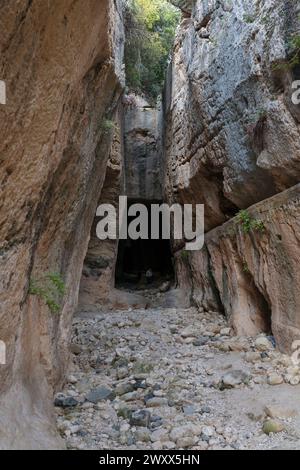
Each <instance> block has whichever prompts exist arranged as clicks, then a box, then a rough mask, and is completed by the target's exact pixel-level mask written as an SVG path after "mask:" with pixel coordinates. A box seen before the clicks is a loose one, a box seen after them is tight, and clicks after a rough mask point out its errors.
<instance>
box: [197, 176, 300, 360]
mask: <svg viewBox="0 0 300 470" xmlns="http://www.w3.org/2000/svg"><path fill="white" fill-rule="evenodd" d="M299 215H300V184H298V185H296V186H294V187H292V188H290V189H288V190H286V191H284V192H282V193H280V194H278V195H276V196H273V197H272V198H270V199H267V200H265V201H262V202H260V203H258V204H256V205H255V206H253V207H251V208H250V209H249V216H250V218H251V220H252V221H253V222H255V221H259V222H260V223H259V225H258V227H257V228H255V224H253V223H252V225H253V228H251V229H250V230H249V231H248V229H247V228H246V225H245V224H244V223H243V222H241V220H240V218H239V217H235V218H234V219H232V220H230V221H229V222H227V223H226V224H224V225H222V226H220V227H218V228H216V229H214V230H212V231H211V232H209V233H208V234H207V235H206V248H205V249H204V250H202V251H199V252H195V253H193V254H191V255H190V264H191V269H192V270H193V271H194V276H193V280H194V290H193V298H194V301H195V302H196V303H197V304H198V305H201V306H204V307H205V308H206V309H210V308H211V307H212V308H218V305H219V302H220V301H221V304H222V305H223V307H224V310H225V313H226V314H227V316H228V317H229V318H230V320H231V322H232V325H233V326H234V327H235V329H236V331H237V333H238V334H240V335H245V334H246V335H256V334H258V333H259V332H261V331H265V332H270V331H272V332H273V334H274V336H275V339H276V340H277V344H278V346H279V347H280V349H282V350H284V351H290V350H291V346H292V343H293V341H294V340H296V339H299V338H300V315H299V311H300V310H299V309H300V305H299V303H300V298H299V286H300V275H299V269H298V264H299V256H300V243H299V241H300V231H299V228H300V217H299ZM256 225H257V224H256ZM208 273H210V275H211V277H208ZM213 286H214V289H213Z"/></svg>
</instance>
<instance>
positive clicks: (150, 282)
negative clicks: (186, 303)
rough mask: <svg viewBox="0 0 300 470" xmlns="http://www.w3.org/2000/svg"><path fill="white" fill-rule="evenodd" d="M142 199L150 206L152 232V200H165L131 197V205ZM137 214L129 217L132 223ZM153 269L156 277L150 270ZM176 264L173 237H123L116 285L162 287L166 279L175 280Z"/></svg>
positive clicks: (120, 242)
mask: <svg viewBox="0 0 300 470" xmlns="http://www.w3.org/2000/svg"><path fill="white" fill-rule="evenodd" d="M135 203H142V204H144V205H145V206H146V207H147V209H148V215H149V218H148V220H149V222H148V223H149V233H151V216H150V214H151V210H150V206H151V204H161V203H162V201H150V202H149V201H147V202H145V201H128V207H130V206H131V205H132V204H135ZM132 219H133V218H130V217H128V223H130V221H131V220H132ZM147 271H148V276H149V271H150V272H152V277H150V278H149V277H147V275H146V273H147ZM173 279H174V268H173V259H172V253H171V247H170V240H163V239H162V238H160V239H159V240H151V238H150V237H149V239H148V240H142V239H138V240H131V239H127V240H120V241H119V248H118V258H117V265H116V276H115V281H116V282H115V284H116V287H128V288H131V289H144V288H148V287H158V286H160V285H161V284H162V283H163V282H165V281H171V282H172V281H173Z"/></svg>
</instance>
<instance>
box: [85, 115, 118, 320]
mask: <svg viewBox="0 0 300 470" xmlns="http://www.w3.org/2000/svg"><path fill="white" fill-rule="evenodd" d="M123 157H124V155H123V113H122V108H120V109H119V112H118V115H117V120H116V124H115V130H114V138H113V142H112V146H111V150H110V155H109V160H108V163H107V168H106V174H105V181H104V185H103V188H102V191H101V196H100V199H99V203H98V205H100V204H111V205H113V206H114V208H115V210H116V214H117V215H118V213H119V212H118V207H119V195H120V194H121V193H123V192H124V173H123V170H124V159H123ZM99 220H100V218H99V217H95V219H94V222H93V225H92V230H91V238H90V242H89V247H88V251H87V255H86V258H85V260H84V266H83V273H82V279H81V285H80V295H79V306H78V310H79V311H82V309H89V310H91V309H98V310H99V308H102V307H105V308H106V307H107V304H113V297H114V295H113V293H114V283H115V264H116V259H117V252H118V240H102V241H100V240H99V238H98V237H97V232H96V230H97V224H98V222H99Z"/></svg>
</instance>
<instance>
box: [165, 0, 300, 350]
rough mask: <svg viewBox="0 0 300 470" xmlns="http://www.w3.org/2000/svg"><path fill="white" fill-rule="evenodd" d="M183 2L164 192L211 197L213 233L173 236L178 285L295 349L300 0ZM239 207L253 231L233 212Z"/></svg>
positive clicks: (207, 200)
mask: <svg viewBox="0 0 300 470" xmlns="http://www.w3.org/2000/svg"><path fill="white" fill-rule="evenodd" d="M176 3H177V4H178V6H181V7H182V9H183V12H184V17H183V20H182V23H181V26H180V28H179V32H178V35H177V39H176V44H175V48H174V53H173V60H172V63H171V64H170V67H169V72H168V77H167V84H166V91H165V99H164V103H165V120H166V129H165V151H166V172H165V173H166V178H165V190H166V198H167V199H168V200H169V201H170V202H179V203H182V204H183V203H198V204H201V203H202V204H205V211H206V214H205V225H206V231H207V234H206V244H205V247H204V249H203V250H201V251H199V252H195V253H187V252H185V251H184V250H182V243H174V251H175V258H176V265H177V272H178V273H179V276H178V280H179V286H181V285H183V286H184V289H185V291H186V292H187V293H188V292H189V294H187V295H191V298H192V300H193V302H195V303H196V304H197V305H198V307H200V308H204V309H205V310H207V311H212V310H223V311H224V312H225V314H226V315H227V316H228V317H229V318H230V319H231V322H232V325H233V326H234V327H235V329H236V331H237V332H238V334H250V335H251V334H257V332H258V331H262V330H263V331H268V332H270V331H271V330H272V332H273V334H274V335H275V338H276V341H277V344H278V346H279V347H280V348H281V349H282V350H286V351H287V350H290V347H291V344H292V340H293V339H295V338H299V337H300V324H299V321H300V317H299V305H298V299H297V292H298V291H299V288H300V279H299V276H298V273H297V260H298V259H299V252H298V251H299V250H298V247H299V236H298V233H297V232H298V230H297V229H298V225H299V222H298V220H297V218H298V217H299V185H297V183H299V181H300V165H299V161H300V152H299V150H300V149H299V147H300V136H299V122H300V121H299V120H300V114H299V107H298V106H296V105H294V104H293V103H292V100H291V96H292V92H293V90H292V81H293V80H295V79H297V78H298V75H299V67H298V66H294V67H287V66H286V63H287V61H288V60H289V58H290V57H291V49H290V39H291V37H292V35H293V34H295V33H298V34H299V21H298V17H299V11H300V1H298V0H297V1H279V0H276V1H274V0H266V1H264V2H261V1H256V2H253V1H252V0H251V1H248V0H245V1H231V0H223V1H217V0H201V1H200V0H198V1H194V2H180V1H178V2H176ZM181 3H182V5H181ZM183 3H185V6H184V5H183ZM186 3H189V8H187V5H186ZM191 3H193V5H192V4H191ZM253 205H254V206H253ZM251 206H253V207H251ZM249 207H250V209H247V208H249ZM241 209H247V211H246V213H245V214H244V215H246V217H248V216H249V217H250V225H251V227H250V229H249V231H248V230H247V229H245V227H244V230H243V227H242V225H243V224H242V223H241V221H240V219H239V218H234V216H235V214H237V213H238V212H239V211H240V210H241ZM227 220H228V222H227V223H225V222H226V221H227ZM260 220H261V222H260ZM256 222H257V223H256ZM224 223H225V225H224ZM188 286H189V287H188Z"/></svg>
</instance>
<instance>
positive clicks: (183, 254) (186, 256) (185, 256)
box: [180, 250, 189, 262]
mask: <svg viewBox="0 0 300 470" xmlns="http://www.w3.org/2000/svg"><path fill="white" fill-rule="evenodd" d="M180 256H181V259H182V261H183V262H187V261H188V260H189V252H188V251H187V250H182V251H181V253H180Z"/></svg>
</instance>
